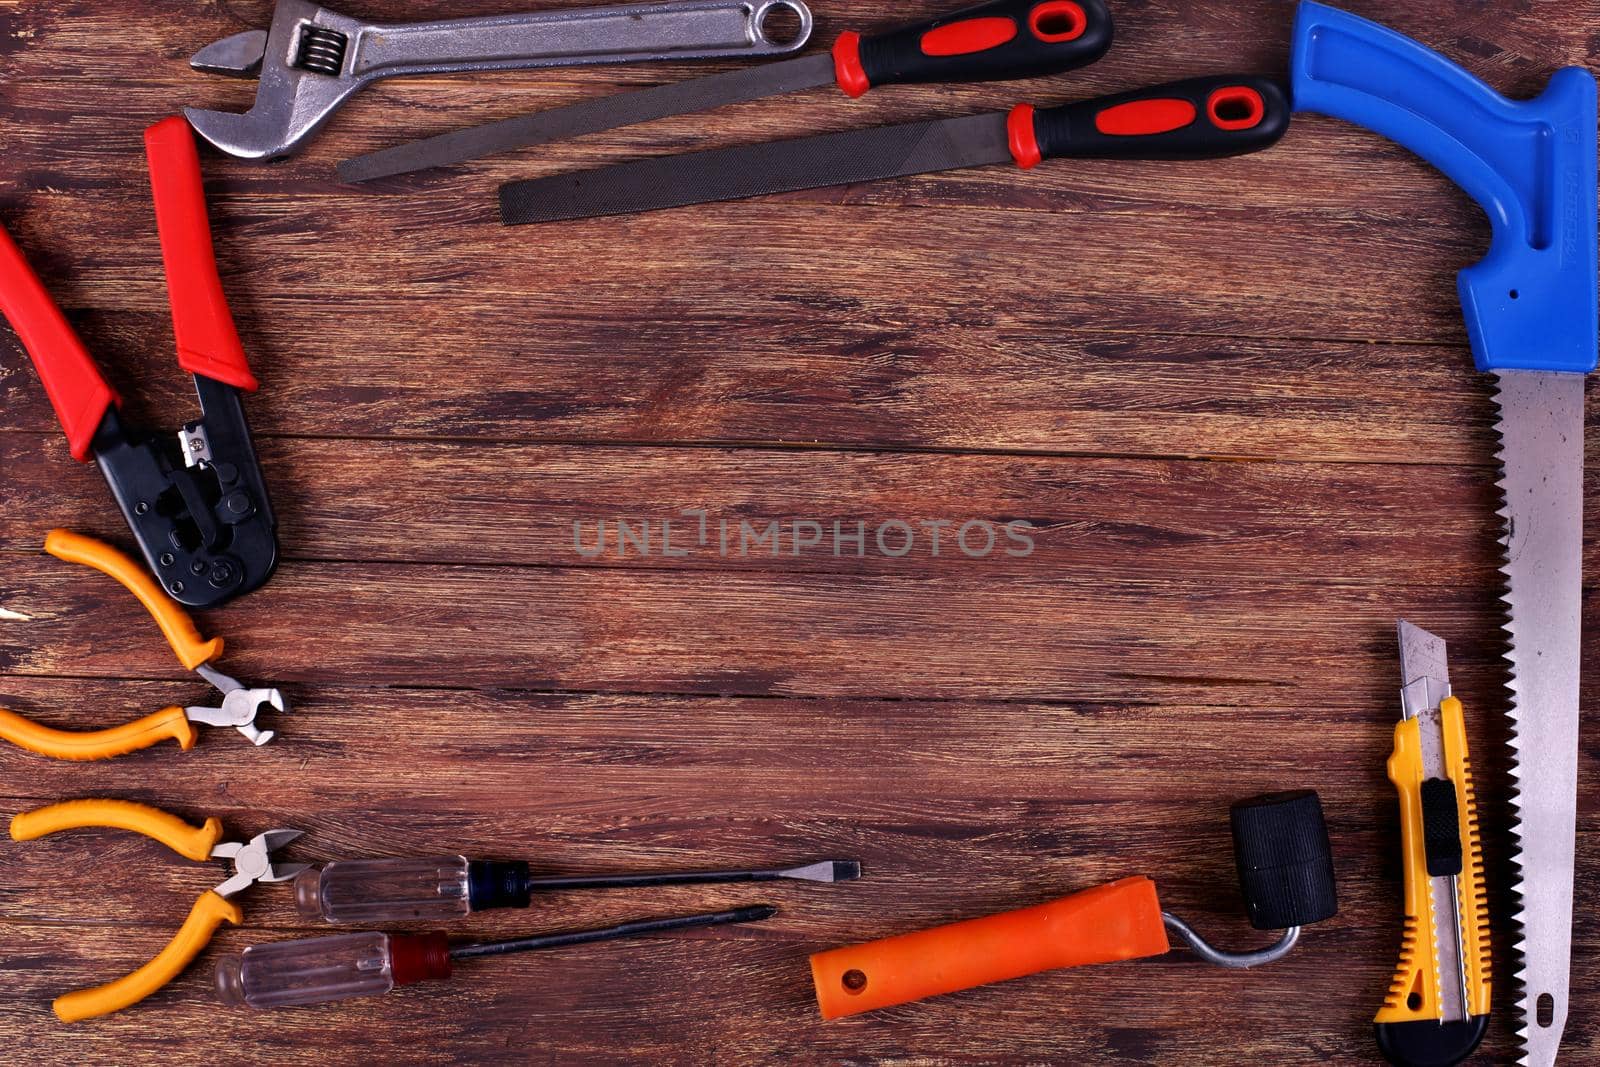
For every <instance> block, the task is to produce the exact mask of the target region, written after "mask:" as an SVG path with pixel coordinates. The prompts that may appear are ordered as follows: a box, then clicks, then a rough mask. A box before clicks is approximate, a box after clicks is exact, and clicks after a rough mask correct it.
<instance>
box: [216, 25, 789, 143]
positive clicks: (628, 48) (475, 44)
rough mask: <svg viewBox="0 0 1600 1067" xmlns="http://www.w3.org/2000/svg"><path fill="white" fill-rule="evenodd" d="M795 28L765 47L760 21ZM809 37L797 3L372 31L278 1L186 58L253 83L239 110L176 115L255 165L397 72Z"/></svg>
mask: <svg viewBox="0 0 1600 1067" xmlns="http://www.w3.org/2000/svg"><path fill="white" fill-rule="evenodd" d="M778 10H787V11H789V12H792V13H793V15H794V16H796V17H797V18H798V20H799V26H798V28H797V29H796V30H795V31H794V33H793V36H792V37H789V38H788V39H785V40H777V39H775V38H774V37H773V36H772V34H771V33H770V32H769V28H768V26H767V20H768V18H769V17H770V16H771V15H772V14H773V13H774V12H775V11H778ZM810 36H811V11H810V9H809V8H807V7H806V5H805V3H804V2H803V0H658V2H656V3H646V4H628V5H624V6H619V7H597V8H578V9H575V10H559V11H540V12H531V13H525V14H517V15H493V16H486V17H482V18H463V19H448V20H444V21H438V22H409V23H398V24H387V25H377V24H373V23H368V22H362V21H360V20H359V19H353V18H349V17H347V16H345V15H341V14H339V13H338V12H336V11H330V10H328V9H327V8H325V7H319V6H317V5H316V4H314V3H310V2H309V0H278V3H277V6H276V8H275V9H274V11H273V16H272V25H271V28H269V29H267V30H246V31H245V32H243V33H236V34H234V35H233V36H231V37H225V38H223V39H222V40H220V41H215V42H213V43H212V44H209V45H207V46H206V47H204V48H202V49H201V50H200V51H198V52H196V53H195V54H194V56H193V58H191V59H190V60H189V66H190V67H192V68H194V69H195V70H201V71H206V72H208V73H212V74H224V75H228V76H230V77H239V78H247V77H250V76H252V75H256V76H258V78H259V85H258V87H257V89H256V99H255V104H254V105H253V106H252V107H251V108H250V110H249V111H247V112H245V113H244V114H242V115H241V114H235V113H232V112H226V111H211V110H208V109H205V108H185V109H184V114H185V116H186V117H187V118H188V119H189V122H190V124H191V125H193V126H194V128H195V130H196V132H198V133H199V134H200V136H201V137H204V138H205V139H206V140H207V141H210V142H211V143H212V144H213V145H215V146H216V147H217V148H218V149H220V150H221V151H223V152H226V153H227V154H229V155H231V156H237V157H238V158H240V159H249V160H255V161H258V162H267V161H270V160H274V159H282V158H283V157H285V156H288V155H291V154H292V153H294V152H295V151H297V150H298V149H299V148H300V146H301V145H302V144H304V143H305V141H306V140H307V139H308V138H309V137H310V136H311V135H312V134H313V133H315V132H316V130H317V129H318V127H320V126H321V125H322V124H323V123H324V122H326V121H327V120H328V118H329V116H331V115H332V114H333V113H334V111H335V110H337V109H338V107H339V106H340V105H341V104H343V103H344V102H345V100H347V99H349V97H350V96H351V94H353V93H354V92H355V91H356V90H357V89H360V88H361V87H362V86H363V85H366V84H367V83H368V82H373V81H377V80H378V79H379V78H389V77H394V76H396V75H402V74H449V73H460V72H465V71H480V70H524V69H529V68H534V67H558V66H578V65H582V64H590V63H624V62H631V61H636V60H646V59H705V58H712V57H720V56H771V55H781V54H783V53H786V52H793V51H796V50H797V49H799V48H801V47H802V46H803V45H804V44H805V43H806V40H807V39H808V38H809V37H810Z"/></svg>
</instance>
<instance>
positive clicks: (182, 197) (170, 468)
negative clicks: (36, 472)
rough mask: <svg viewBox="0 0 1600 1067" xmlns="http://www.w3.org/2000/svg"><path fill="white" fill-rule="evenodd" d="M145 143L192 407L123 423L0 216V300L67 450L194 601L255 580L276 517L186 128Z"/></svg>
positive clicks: (170, 588) (180, 596) (262, 571)
mask: <svg viewBox="0 0 1600 1067" xmlns="http://www.w3.org/2000/svg"><path fill="white" fill-rule="evenodd" d="M144 141H145V151H146V153H147V154H148V156H149V160H150V186H151V190H152V193H153V194H154V198H155V207H156V228H157V230H158V231H159V233H160V236H161V258H162V261H163V262H164V264H165V266H166V272H167V294H168V297H169V299H170V302H171V305H172V325H173V332H174V334H175V335H176V338H177V346H178V365H179V366H181V367H182V368H183V369H184V370H186V371H188V372H189V373H191V374H193V375H194V384H195V390H196V392H198V393H199V397H200V419H199V420H198V421H196V422H191V423H188V424H187V425H185V426H184V427H183V429H182V430H180V431H179V432H178V434H177V436H176V438H173V437H169V436H167V435H165V434H159V435H158V434H152V433H148V432H145V431H142V430H139V429H137V428H135V427H131V426H128V425H126V424H125V423H124V422H123V421H122V418H121V416H120V414H119V413H118V410H117V409H118V406H119V404H120V403H121V401H120V399H119V398H118V397H117V395H116V393H114V392H113V391H112V389H111V387H110V386H109V385H107V384H106V381H105V379H104V378H102V377H101V376H100V372H99V370H98V369H96V367H95V364H94V361H93V360H92V359H91V358H90V357H89V353H88V351H87V350H86V349H85V348H84V346H83V342H82V341H80V340H79V339H78V336H77V334H75V333H74V332H73V330H72V327H71V326H70V325H68V323H67V320H66V317H65V316H63V315H62V313H61V309H60V308H58V307H56V305H55V302H54V301H53V300H51V299H50V295H49V294H48V293H47V292H45V289H44V286H43V285H42V284H40V282H39V279H38V277H37V276H36V275H35V274H34V273H33V271H32V270H31V269H30V268H29V266H28V263H27V260H25V259H24V258H23V257H22V253H21V252H20V251H19V250H18V249H17V246H16V245H15V244H14V243H13V242H12V240H11V238H10V236H9V235H7V233H6V232H5V230H4V229H3V228H0V312H3V313H4V315H5V317H6V320H7V321H9V322H10V323H11V327H12V329H14V330H16V332H17V337H18V338H19V339H20V340H21V341H22V345H23V347H24V348H26V349H27V351H28V356H29V358H30V359H32V360H33V365H34V367H35V368H37V370H38V372H39V379H40V380H41V381H42V382H43V383H44V388H45V392H46V393H48V394H49V396H50V403H51V405H52V406H53V407H54V408H55V410H56V416H57V418H59V419H60V420H61V426H62V428H63V429H65V430H66V432H67V443H68V445H69V447H70V448H71V450H72V455H73V458H75V459H79V460H83V461H87V460H88V459H89V458H90V457H91V456H93V458H94V460H95V462H96V463H97V464H98V465H99V467H100V471H101V473H102V474H104V475H105V478H106V481H107V482H108V483H109V484H110V486H111V492H112V494H113V495H114V496H116V498H117V503H118V505H120V506H121V508H122V514H123V516H124V517H125V518H126V519H127V520H128V526H129V528H130V529H132V531H133V536H134V539H135V540H137V541H138V542H139V549H140V551H141V552H142V553H143V554H144V558H145V562H146V563H147V564H148V565H149V567H150V569H151V570H152V571H153V572H154V573H155V575H156V578H157V579H158V580H159V581H160V583H161V585H162V587H163V588H164V589H165V590H166V591H167V592H168V593H169V594H171V596H172V597H173V599H175V600H177V601H178V602H180V603H182V604H187V605H190V606H191V607H200V608H203V607H210V606H213V605H216V604H220V603H222V602H223V601H226V600H229V599H231V598H232V597H235V596H238V595H239V594H241V593H248V592H249V591H250V590H252V589H255V588H256V587H258V586H260V585H261V583H263V582H265V581H266V580H267V578H268V577H269V576H270V575H271V574H272V571H273V568H274V567H275V566H276V565H277V561H278V542H277V521H276V520H275V519H274V518H273V515H272V506H271V504H270V503H268V501H267V487H266V483H265V482H264V481H263V480H262V477H261V467H260V464H259V463H258V462H257V460H256V451H255V446H254V444H252V442H251V440H250V429H249V427H248V426H247V425H246V423H245V418H244V408H243V406H242V405H241V404H240V402H239V390H241V389H243V390H245V391H247V392H254V391H255V389H256V379H255V376H254V375H253V374H251V373H250V367H249V365H248V364H247V363H246V362H245V356H244V348H243V346H242V345H241V344H240V343H239V334H238V331H237V330H236V329H235V328H234V325H233V316H232V315H231V314H229V312H228V303H227V299H226V298H225V297H224V296H223V294H222V281H221V279H220V278H218V277H217V265H216V259H215V257H214V254H213V251H212V247H211V227H210V224H209V222H208V221H207V219H206V203H205V194H204V191H203V189H202V187H201V184H200V157H199V154H198V153H197V152H196V151H195V143H194V135H193V134H192V133H191V132H190V130H189V126H188V124H187V123H185V122H184V121H183V119H181V118H169V119H165V120H163V121H161V122H158V123H156V124H155V125H154V126H151V127H150V128H149V129H148V130H146V131H145V135H144Z"/></svg>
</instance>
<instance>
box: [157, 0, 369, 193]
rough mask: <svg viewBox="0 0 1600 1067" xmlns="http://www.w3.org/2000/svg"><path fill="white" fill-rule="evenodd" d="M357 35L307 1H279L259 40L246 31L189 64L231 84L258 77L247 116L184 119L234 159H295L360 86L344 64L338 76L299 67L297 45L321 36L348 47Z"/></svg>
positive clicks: (201, 114) (204, 111)
mask: <svg viewBox="0 0 1600 1067" xmlns="http://www.w3.org/2000/svg"><path fill="white" fill-rule="evenodd" d="M361 28H362V24H361V23H360V22H357V21H356V20H354V19H350V18H347V17H345V16H343V15H340V14H338V13H337V12H334V11H329V10H327V9H325V8H321V7H318V6H317V5H316V4H313V3H308V2H307V0H278V4H277V6H276V7H275V8H274V10H273V14H272V26H271V28H270V29H269V30H267V32H266V33H265V34H261V33H260V31H254V32H253V33H252V32H250V31H247V32H245V33H239V34H234V35H233V36H232V37H225V38H223V39H222V40H220V41H216V42H214V43H212V44H210V45H207V46H206V47H205V48H202V49H201V50H200V51H198V52H196V53H195V54H194V56H193V58H191V59H190V60H189V66H190V67H191V68H193V69H195V70H204V71H210V72H212V73H218V74H225V75H228V76H230V77H247V76H248V75H249V74H250V72H251V71H252V70H253V69H256V70H259V72H260V74H259V78H258V81H257V83H256V99H255V103H254V104H252V105H251V107H250V110H249V111H246V112H244V113H243V114H238V113H236V112H231V111H213V110H211V109H209V108H197V107H188V108H184V109H183V114H184V117H185V118H187V119H188V120H189V125H191V126H193V127H194V129H195V132H196V133H198V134H199V135H200V136H201V137H203V138H205V139H206V141H208V142H210V143H211V145H212V146H214V147H215V148H217V149H218V150H219V151H221V152H225V153H227V154H228V155H230V156H234V157H235V158H238V159H245V160H250V161H252V162H257V163H270V162H273V161H275V160H279V159H284V158H286V157H288V156H290V155H292V154H294V153H295V152H296V151H298V150H299V148H300V146H301V145H303V144H304V143H305V142H306V140H307V139H308V138H309V137H310V136H311V135H312V134H314V133H316V132H317V130H318V129H319V128H320V127H321V126H322V124H323V123H324V122H327V121H328V117H329V116H330V115H332V114H333V113H334V111H336V110H338V108H339V105H340V104H342V103H344V101H345V100H346V99H347V98H348V97H349V96H350V94H351V93H353V92H355V91H356V90H357V89H359V88H360V87H361V85H362V84H363V79H361V78H357V77H354V76H352V75H350V74H349V73H348V70H349V66H350V58H349V57H344V56H341V57H340V59H339V63H338V66H339V72H338V73H337V74H334V73H331V71H332V69H333V67H332V66H328V68H327V69H328V71H329V72H328V73H324V72H322V71H319V70H316V69H311V67H309V66H302V65H301V64H302V57H301V56H300V52H301V44H302V38H303V37H304V36H305V35H306V34H307V33H308V32H315V31H319V30H320V31H332V32H333V33H334V34H335V35H336V36H343V37H344V38H345V39H346V40H351V39H352V38H353V36H354V34H355V33H356V32H358V31H359V30H360V29H361ZM258 48H259V51H260V55H259V57H257V56H256V54H255V53H256V50H257V49H258ZM352 51H353V49H352ZM315 65H316V64H315V63H313V64H311V66H315ZM324 65H325V66H326V64H324Z"/></svg>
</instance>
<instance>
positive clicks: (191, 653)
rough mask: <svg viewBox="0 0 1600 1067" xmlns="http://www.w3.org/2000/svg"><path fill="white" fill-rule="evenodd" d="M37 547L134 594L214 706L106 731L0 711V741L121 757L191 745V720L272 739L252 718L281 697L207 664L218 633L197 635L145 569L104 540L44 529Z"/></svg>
mask: <svg viewBox="0 0 1600 1067" xmlns="http://www.w3.org/2000/svg"><path fill="white" fill-rule="evenodd" d="M44 549H45V551H46V552H48V553H50V554H51V555H52V556H55V557H56V558H57V559H64V560H66V561H67V562H68V563H82V564H84V565H85V566H89V567H93V568H94V569H95V570H97V571H101V572H103V573H105V574H109V575H110V576H111V577H113V578H115V579H116V580H117V581H119V582H121V583H122V584H123V585H124V586H125V587H126V588H127V589H128V591H129V592H131V593H132V594H133V595H134V596H136V597H138V598H139V602H140V603H141V604H143V605H144V607H145V610H146V611H148V612H149V613H150V615H151V617H152V618H154V619H155V621H156V625H157V626H159V627H161V632H162V633H163V634H164V635H166V638H167V643H168V644H170V645H171V646H172V650H173V651H174V652H176V653H177V654H178V659H179V661H180V662H182V663H183V665H184V666H185V667H187V668H189V669H190V670H192V671H194V672H195V673H196V674H198V675H200V677H202V678H204V679H205V680H206V681H207V682H210V683H211V684H212V685H213V686H214V687H216V689H217V691H218V692H220V693H221V694H222V706H221V707H187V708H180V707H169V708H163V709H162V710H160V711H158V712H156V713H155V714H154V715H146V716H145V717H144V718H142V719H136V720H135V721H133V722H130V723H127V724H125V725H123V726H117V727H113V728H112V729H109V730H91V731H76V730H54V729H51V728H50V727H48V726H41V725H39V724H38V723H36V722H33V721H32V720H30V719H25V718H23V717H22V716H21V715H18V714H16V713H15V712H11V711H6V710H5V709H3V708H0V738H4V739H5V740H7V741H10V742H12V743H13V744H17V745H21V746H22V747H23V748H26V749H30V750H32V751H34V752H37V753H39V754H41V755H45V756H54V757H55V758H56V759H70V760H96V759H107V758H109V757H111V756H120V755H123V754H124V753H127V752H133V751H135V750H136V749H141V748H148V747H150V746H151V745H154V744H157V743H159V742H161V741H163V740H165V739H167V738H169V737H170V738H172V739H173V740H175V741H177V742H178V744H179V746H180V747H182V748H183V749H184V750H188V749H190V748H193V747H194V743H195V741H196V739H197V738H198V737H199V731H197V730H196V729H195V728H194V724H195V723H197V722H198V723H204V724H206V725H207V726H231V727H233V728H234V729H236V730H238V731H239V732H240V733H242V734H244V735H245V736H246V737H248V738H249V739H250V740H251V741H252V742H254V743H255V744H257V745H264V744H266V743H267V742H268V741H271V740H272V738H273V737H274V732H273V731H271V730H263V729H260V728H259V727H257V726H256V715H257V713H258V712H260V710H261V709H262V708H264V707H271V708H274V709H276V710H277V711H287V710H288V706H287V705H286V704H285V703H284V700H283V695H282V694H281V693H279V692H278V691H277V690H276V689H247V688H245V686H244V685H243V684H242V683H240V682H238V681H236V680H235V679H233V678H230V677H228V676H227V675H226V674H223V673H222V672H221V671H219V670H217V669H216V668H215V667H212V666H211V665H210V664H211V661H212V660H214V659H216V658H217V657H218V656H220V655H222V638H220V637H213V638H211V639H210V640H207V639H205V638H204V637H202V636H200V631H199V629H198V628H197V627H196V626H195V624H194V620H193V619H191V618H189V615H188V613H187V612H185V611H184V610H183V608H181V607H179V606H178V603H177V602H176V601H175V600H173V599H172V598H171V597H169V596H167V595H166V594H165V593H163V592H162V591H161V587H160V586H158V585H156V583H155V580H154V579H152V578H151V577H150V573H149V572H148V571H147V570H145V569H144V568H143V567H141V566H139V565H138V564H137V563H135V562H134V561H133V560H131V559H129V558H128V557H127V556H125V555H123V554H122V553H121V552H119V551H117V550H116V549H115V548H112V547H111V546H110V545H108V544H106V543H105V542H104V541H96V540H95V539H94V538H92V537H85V536H83V535H82V534H76V533H73V532H72V531H70V530H51V531H50V533H49V535H48V536H46V537H45V539H44Z"/></svg>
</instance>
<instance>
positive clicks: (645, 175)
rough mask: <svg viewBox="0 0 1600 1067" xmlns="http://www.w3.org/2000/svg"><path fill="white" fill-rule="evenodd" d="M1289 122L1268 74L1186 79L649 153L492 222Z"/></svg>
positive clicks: (1145, 143)
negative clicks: (1063, 100) (1043, 104)
mask: <svg viewBox="0 0 1600 1067" xmlns="http://www.w3.org/2000/svg"><path fill="white" fill-rule="evenodd" d="M1288 124H1289V106H1288V103H1287V99H1286V96H1285V94H1284V92H1283V89H1282V88H1281V87H1280V86H1279V85H1278V83H1277V82H1275V81H1273V80H1272V79H1270V78H1264V77H1257V76H1240V75H1227V76H1213V77H1205V78H1190V79H1187V80H1185V81H1179V82H1171V83H1168V84H1166V85H1158V86H1154V87H1151V88H1146V89H1138V90H1134V91H1132V92H1126V93H1117V94H1115V95H1112V96H1105V97H1097V98H1095V99H1093V100H1085V101H1079V102H1078V103H1073V104H1066V105H1063V106H1060V107H1055V108H1046V109H1043V110H1035V109H1034V108H1033V107H1032V106H1031V105H1028V104H1019V105H1017V106H1016V107H1014V108H1012V109H1011V111H1010V112H1009V113H1001V112H992V113H989V114H984V115H969V116H964V117H962V118H954V119H938V120H934V121H931V122H911V123H905V124H902V125H898V126H882V127H878V128H876V129H869V130H852V131H850V132H847V133H836V134H826V135H823V136H820V137H801V138H795V139H793V140H788V141H775V142H771V143H769V144H759V145H747V146H741V147H737V148H721V149H715V150H712V151H708V152H693V153H688V154H685V155H676V156H658V157H656V158H653V159H643V160H638V161H636V162H632V163H623V164H620V165H618V166H614V167H601V168H598V169H595V170H585V171H578V172H576V173H571V174H557V175H554V176H552V177H548V178H538V179H534V180H532V181H521V182H508V183H506V184H505V185H502V186H501V187H500V219H501V221H502V222H504V223H505V224H506V225H508V226H512V225H520V224H523V223H529V222H552V221H558V220H563V219H580V218H592V217H595V216H600V215H622V214H630V213H632V212H637V211H651V210H655V209H658V208H667V207H681V206H684V205H686V204H702V203H708V202H711V201H719V200H739V199H743V198H745V197H751V196H759V195H762V194H765V193H776V192H793V191H795V190H798V189H814V188H818V187H821V186H827V185H841V184H848V183H851V182H861V181H871V180H874V179H878V178H888V177H900V176H904V175H909V174H926V173H931V172H934V171H942V170H954V169H958V168H962V167H976V166H983V165H985V164H990V163H1003V162H1007V161H1010V162H1014V163H1016V164H1017V165H1018V166H1020V167H1022V168H1024V169H1027V168H1030V167H1032V166H1034V165H1036V164H1037V163H1038V162H1039V161H1040V160H1042V159H1053V158H1058V157H1062V158H1064V157H1071V158H1079V159H1087V158H1101V159H1202V158H1211V157H1218V156H1229V155H1238V154H1240V153H1243V152H1253V151H1256V150H1258V149H1261V148H1266V147H1267V146H1269V145H1271V144H1274V143H1275V142H1277V140H1278V139H1279V138H1280V137H1282V136H1283V133H1284V131H1285V130H1286V129H1287V128H1288Z"/></svg>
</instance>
